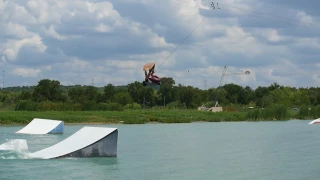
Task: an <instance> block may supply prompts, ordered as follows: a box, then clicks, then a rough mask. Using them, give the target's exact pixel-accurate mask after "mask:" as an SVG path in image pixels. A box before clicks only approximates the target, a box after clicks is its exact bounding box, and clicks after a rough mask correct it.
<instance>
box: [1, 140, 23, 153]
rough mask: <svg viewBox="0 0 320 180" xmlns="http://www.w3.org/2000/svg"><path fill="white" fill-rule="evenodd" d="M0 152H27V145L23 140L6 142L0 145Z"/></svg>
mask: <svg viewBox="0 0 320 180" xmlns="http://www.w3.org/2000/svg"><path fill="white" fill-rule="evenodd" d="M0 150H1V151H14V152H18V153H21V152H24V151H27V150H28V143H27V141H26V140H25V139H12V140H7V142H6V143H4V144H1V145H0Z"/></svg>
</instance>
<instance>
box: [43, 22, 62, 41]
mask: <svg viewBox="0 0 320 180" xmlns="http://www.w3.org/2000/svg"><path fill="white" fill-rule="evenodd" d="M44 30H45V32H46V34H47V35H49V36H51V37H54V38H56V39H58V40H65V39H67V37H66V36H61V35H60V34H59V33H57V31H56V30H55V27H54V26H53V25H50V27H49V29H46V28H44Z"/></svg>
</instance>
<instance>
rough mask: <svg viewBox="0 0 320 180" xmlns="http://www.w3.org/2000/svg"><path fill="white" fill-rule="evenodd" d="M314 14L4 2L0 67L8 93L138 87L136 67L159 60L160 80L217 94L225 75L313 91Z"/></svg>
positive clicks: (267, 7)
mask: <svg viewBox="0 0 320 180" xmlns="http://www.w3.org/2000/svg"><path fill="white" fill-rule="evenodd" d="M318 5H319V2H318V1H316V0H310V2H309V1H308V3H304V2H302V1H297V0H292V1H290V3H289V4H288V3H287V1H284V0H277V1H275V0H264V1H262V0H257V1H254V0H227V1H224V2H221V3H219V7H220V8H221V9H215V10H212V7H211V1H202V0H195V1H186V0H163V1H158V0H140V1H137V0H117V1H102V0H101V1H100V0H94V1H90V0H88V1H84V0H74V1H54V0H47V1H41V0H28V1H22V0H16V1H3V0H0V28H1V29H2V30H3V31H1V32H2V34H1V36H0V57H1V63H0V64H1V67H2V68H3V69H5V70H6V72H12V74H14V76H12V77H10V78H11V79H10V80H8V82H10V83H11V84H12V85H22V84H36V83H37V82H38V81H39V80H40V78H53V79H57V80H59V81H61V83H66V84H68V85H72V84H91V83H92V82H93V81H94V84H95V85H97V86H103V85H106V84H107V83H113V84H115V85H125V84H128V83H131V82H134V81H142V80H143V78H144V72H143V71H142V66H143V65H144V64H145V63H148V62H150V61H155V62H156V70H157V71H156V73H157V74H158V75H159V76H166V77H173V78H174V79H175V80H176V82H177V84H178V83H184V84H188V85H193V86H197V87H200V88H204V81H205V80H207V87H217V86H218V85H219V83H220V77H221V73H222V69H223V67H224V66H228V70H227V71H228V72H243V71H245V70H250V72H251V73H250V75H245V76H242V75H230V76H228V77H226V78H225V80H224V83H232V82H233V83H237V84H240V85H243V86H247V85H249V86H251V87H257V86H268V85H270V84H271V83H273V82H275V81H276V82H279V83H281V84H283V85H290V86H299V87H300V86H307V87H310V86H315V85H316V84H319V71H318V69H319V67H318V66H319V65H318V64H319V63H318V62H319V58H318V57H320V51H319V49H320V39H319V37H320V31H319V20H320V13H319V11H318V9H317V8H316V7H317V6H318ZM196 27H197V28H196ZM195 28H196V29H195ZM191 32H192V34H190V33H191ZM189 34H190V36H188V38H187V39H185V38H186V37H187V35H189ZM183 40H185V41H184V42H183V43H182V41H183ZM181 43H182V44H181ZM177 46H179V48H178V49H176V50H175V48H176V47H177ZM174 50H175V51H174ZM173 51H174V52H173ZM8 78H9V77H8ZM92 80H93V81H92Z"/></svg>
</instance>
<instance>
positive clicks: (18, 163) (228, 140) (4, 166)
mask: <svg viewBox="0 0 320 180" xmlns="http://www.w3.org/2000/svg"><path fill="white" fill-rule="evenodd" d="M310 121H311V120H310ZM310 121H298V120H293V121H284V122H229V123H228V122H225V123H224V122H223V123H190V124H145V125H103V126H106V127H117V128H118V130H119V137H118V157H117V158H85V159H82V158H68V159H57V160H39V159H28V158H27V157H26V156H25V155H24V153H17V152H8V151H0V179H244V180H248V179H255V180H259V179H268V180H270V179H277V180H278V179H282V180H283V179H290V180H293V179H320V171H319V169H320V167H319V162H320V153H319V152H320V141H319V138H318V135H319V131H320V125H308V122H310ZM92 126H97V125H92ZM81 127H83V126H80V125H72V126H71V125H66V126H65V133H64V134H63V135H22V134H15V133H14V132H16V131H17V130H19V129H21V128H22V126H20V127H0V144H2V143H5V142H6V139H26V140H27V142H28V147H29V151H30V152H35V151H37V150H40V149H43V148H45V147H48V146H51V145H53V144H55V143H58V142H59V141H61V140H63V139H65V138H66V137H68V136H70V135H71V134H73V133H74V132H76V131H77V130H79V129H80V128H81Z"/></svg>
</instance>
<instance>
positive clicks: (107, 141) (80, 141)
mask: <svg viewBox="0 0 320 180" xmlns="http://www.w3.org/2000/svg"><path fill="white" fill-rule="evenodd" d="M117 140H118V130H117V128H104V127H83V128H82V129H80V130H79V131H77V132H76V133H74V134H73V135H71V136H69V137H68V138H66V139H65V140H63V141H61V142H59V143H57V144H55V145H53V146H51V147H48V148H45V149H43V150H40V151H37V152H34V153H30V154H28V155H29V157H31V158H40V159H54V158H61V157H115V156H117Z"/></svg>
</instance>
